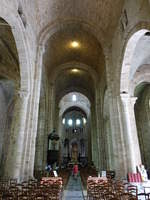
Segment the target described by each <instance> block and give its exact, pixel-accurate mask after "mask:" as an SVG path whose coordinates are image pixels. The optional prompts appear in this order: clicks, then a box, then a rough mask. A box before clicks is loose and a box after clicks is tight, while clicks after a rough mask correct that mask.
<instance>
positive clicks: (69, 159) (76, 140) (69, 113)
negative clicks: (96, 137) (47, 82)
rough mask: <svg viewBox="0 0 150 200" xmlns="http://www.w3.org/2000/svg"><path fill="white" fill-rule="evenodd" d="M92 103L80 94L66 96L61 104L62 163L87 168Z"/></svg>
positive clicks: (73, 93)
mask: <svg viewBox="0 0 150 200" xmlns="http://www.w3.org/2000/svg"><path fill="white" fill-rule="evenodd" d="M90 106H91V105H90V101H89V100H88V98H87V97H86V96H85V95H83V94H81V93H78V92H71V93H68V94H66V95H65V96H64V97H63V98H62V99H61V101H60V103H59V108H60V110H59V121H60V122H59V136H60V149H61V150H60V152H61V154H60V162H61V165H63V166H64V167H67V166H69V165H71V164H72V163H75V162H77V163H80V165H81V166H86V165H87V164H88V162H90V156H89V155H90V154H91V152H90V148H89V145H91V144H90V136H89V135H90V134H91V133H90V123H91V122H90V115H91V110H90Z"/></svg>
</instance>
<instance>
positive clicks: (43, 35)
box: [38, 19, 107, 54]
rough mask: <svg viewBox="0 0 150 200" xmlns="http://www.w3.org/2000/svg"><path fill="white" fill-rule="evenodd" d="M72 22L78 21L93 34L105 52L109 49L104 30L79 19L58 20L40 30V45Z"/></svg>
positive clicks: (43, 44)
mask: <svg viewBox="0 0 150 200" xmlns="http://www.w3.org/2000/svg"><path fill="white" fill-rule="evenodd" d="M72 23H78V24H79V25H80V26H82V27H83V28H84V29H85V30H87V31H88V32H90V33H91V34H93V35H94V36H95V37H96V39H97V40H98V41H99V43H100V44H101V45H102V50H103V52H104V54H105V51H107V47H106V44H105V41H104V40H102V39H103V38H104V34H105V33H103V31H102V30H97V28H96V26H95V25H93V24H89V23H88V22H86V21H83V20H79V19H71V20H56V21H53V22H51V23H50V24H47V25H46V26H45V27H44V28H43V29H42V31H40V34H39V36H38V41H39V45H42V46H45V44H46V42H47V41H48V39H49V38H50V37H51V36H52V35H53V34H54V33H56V32H57V31H59V30H60V29H61V28H62V27H63V26H64V25H70V24H72Z"/></svg>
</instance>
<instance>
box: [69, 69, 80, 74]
mask: <svg viewBox="0 0 150 200" xmlns="http://www.w3.org/2000/svg"><path fill="white" fill-rule="evenodd" d="M71 71H72V72H73V73H78V72H79V70H78V69H76V68H74V69H72V70H71Z"/></svg>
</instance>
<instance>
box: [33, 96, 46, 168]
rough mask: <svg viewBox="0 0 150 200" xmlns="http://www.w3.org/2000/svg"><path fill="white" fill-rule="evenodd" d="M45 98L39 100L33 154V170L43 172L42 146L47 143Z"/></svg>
mask: <svg viewBox="0 0 150 200" xmlns="http://www.w3.org/2000/svg"><path fill="white" fill-rule="evenodd" d="M45 114H46V113H45V96H44V94H43V96H41V98H40V106H39V117H38V130H37V139H36V154H35V170H43V169H44V167H45V166H46V162H44V157H45V155H44V154H45V150H44V145H45V142H47V137H46V138H45V134H46V133H45V121H46V116H45Z"/></svg>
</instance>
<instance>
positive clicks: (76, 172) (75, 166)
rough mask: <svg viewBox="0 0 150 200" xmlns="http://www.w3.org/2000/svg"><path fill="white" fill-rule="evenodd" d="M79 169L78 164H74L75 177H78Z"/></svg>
mask: <svg viewBox="0 0 150 200" xmlns="http://www.w3.org/2000/svg"><path fill="white" fill-rule="evenodd" d="M78 171H79V170H78V165H77V164H75V165H74V166H73V176H74V178H75V179H77V175H78Z"/></svg>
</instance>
